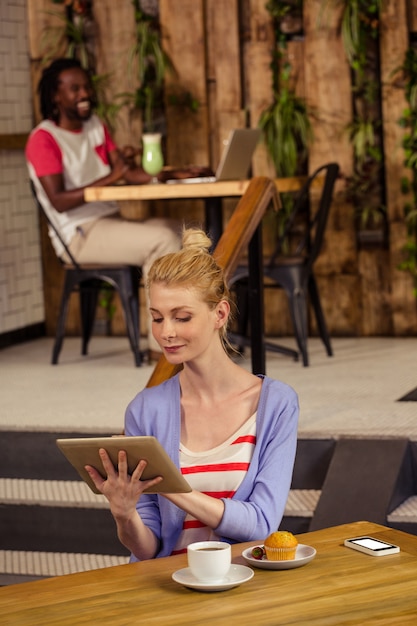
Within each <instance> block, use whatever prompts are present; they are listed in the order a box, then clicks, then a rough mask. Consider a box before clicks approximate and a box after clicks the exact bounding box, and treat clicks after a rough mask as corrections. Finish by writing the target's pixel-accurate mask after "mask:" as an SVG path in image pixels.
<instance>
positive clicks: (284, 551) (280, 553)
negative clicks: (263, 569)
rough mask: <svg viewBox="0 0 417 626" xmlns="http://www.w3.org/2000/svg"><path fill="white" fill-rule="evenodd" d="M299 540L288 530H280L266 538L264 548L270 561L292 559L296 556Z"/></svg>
mask: <svg viewBox="0 0 417 626" xmlns="http://www.w3.org/2000/svg"><path fill="white" fill-rule="evenodd" d="M297 545H298V541H297V539H296V538H295V537H294V535H293V534H292V533H290V532H289V531H288V530H278V531H277V532H275V533H272V534H271V535H269V537H267V538H266V539H265V542H264V549H265V555H266V558H267V559H268V561H291V559H294V558H295V553H296V550H297Z"/></svg>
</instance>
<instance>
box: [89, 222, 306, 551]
mask: <svg viewBox="0 0 417 626" xmlns="http://www.w3.org/2000/svg"><path fill="white" fill-rule="evenodd" d="M210 247H211V240H210V239H209V238H208V237H207V235H206V234H205V233H204V232H203V231H201V230H194V229H187V230H185V231H184V232H183V247H182V249H181V250H180V251H179V252H174V253H171V254H167V255H166V256H164V257H162V258H160V259H158V260H157V261H155V262H154V263H153V265H152V267H151V269H150V271H149V275H148V281H147V288H148V292H149V302H150V312H151V315H152V332H153V335H154V337H155V339H156V341H157V342H158V344H159V346H160V349H161V350H162V352H163V353H164V355H165V357H166V358H167V360H168V361H169V362H170V363H174V364H182V365H183V369H182V370H181V371H180V372H179V374H177V375H176V376H174V377H172V378H170V379H169V380H167V381H165V382H163V383H162V384H161V385H158V386H156V387H151V388H147V389H144V390H143V391H141V392H140V393H139V394H138V395H137V396H136V397H135V398H134V399H133V400H132V402H131V403H130V404H129V406H128V408H127V411H126V417H125V433H126V434H127V435H130V436H133V435H136V436H138V435H153V436H155V437H156V438H157V439H158V440H159V441H160V443H161V444H162V445H163V446H164V448H165V449H166V450H167V452H168V454H169V455H170V456H171V458H172V459H173V461H174V462H175V463H176V465H177V466H178V467H179V468H180V469H181V471H182V473H183V474H184V476H185V477H186V479H187V481H188V482H189V483H190V485H191V487H192V491H191V492H190V493H184V494H164V495H149V494H143V491H144V489H146V488H147V487H148V486H149V485H152V484H156V483H157V482H158V481H159V480H160V479H159V478H156V479H154V480H151V481H140V477H141V475H142V472H143V469H144V465H145V462H142V461H141V462H140V463H139V464H138V466H137V467H136V469H135V471H134V472H133V474H132V475H131V476H129V475H128V472H127V464H126V455H125V453H124V452H120V454H119V466H118V471H116V470H115V469H114V468H113V466H112V464H111V463H110V461H109V459H108V456H107V454H106V452H105V451H104V450H102V451H101V460H102V462H103V466H104V468H105V470H106V472H107V478H106V479H103V478H101V477H100V475H99V474H98V472H97V471H96V470H94V469H93V468H89V472H90V475H91V476H92V478H93V480H94V482H95V484H96V486H97V487H98V488H99V489H100V491H101V492H102V493H103V494H104V495H105V496H106V497H107V498H108V500H109V502H110V507H111V511H112V514H113V516H114V518H115V521H116V525H117V531H118V536H119V538H120V541H121V542H122V543H123V544H124V545H125V546H126V547H127V548H128V549H129V550H130V551H131V553H132V560H142V559H149V558H153V557H161V556H167V555H170V554H176V553H178V552H182V551H185V550H186V546H187V545H188V544H189V543H191V542H193V541H200V540H207V539H212V540H215V539H217V538H220V539H221V540H225V541H228V542H230V543H234V542H243V541H252V540H263V539H264V538H265V537H266V536H267V535H268V534H269V533H271V532H273V531H275V530H277V529H278V527H279V524H280V522H281V519H282V516H283V513H284V508H285V503H286V500H287V497H288V492H289V489H290V484H291V477H292V471H293V465H294V458H295V451H296V442H297V420H298V399H297V395H296V393H295V392H294V390H293V389H291V388H290V387H288V386H287V385H285V384H284V383H282V382H279V381H277V380H273V379H271V378H268V377H266V376H255V375H253V374H251V373H249V372H248V371H246V370H245V369H243V368H242V367H240V366H239V365H238V364H236V363H235V362H234V361H233V360H232V359H231V358H230V356H229V353H230V350H229V346H228V341H227V328H228V322H229V319H230V313H231V301H230V295H229V290H228V288H227V285H226V283H225V280H224V276H223V272H222V270H221V268H220V267H219V266H218V265H217V263H216V262H215V261H214V259H213V257H212V256H211V255H210V254H209V249H210Z"/></svg>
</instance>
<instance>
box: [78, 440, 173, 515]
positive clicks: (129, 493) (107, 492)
mask: <svg viewBox="0 0 417 626" xmlns="http://www.w3.org/2000/svg"><path fill="white" fill-rule="evenodd" d="M99 454H100V459H101V462H102V465H103V468H104V471H105V473H106V475H107V478H103V477H102V476H101V475H100V473H99V472H98V471H97V470H96V469H95V468H94V467H92V466H91V465H86V467H85V469H86V470H87V472H88V474H89V475H90V477H91V479H92V480H93V482H94V484H95V486H96V487H97V489H98V490H99V491H100V492H101V493H102V494H103V495H104V496H105V497H106V498H107V500H108V501H109V503H110V510H111V512H112V514H113V516H114V518H115V519H116V520H120V521H123V520H128V519H130V518H131V516H132V515H133V514H136V504H137V501H138V500H139V498H140V496H141V495H142V493H143V492H144V491H145V489H147V488H148V487H153V486H154V485H157V484H158V483H160V482H161V481H162V476H158V477H156V478H152V479H151V480H141V478H142V474H143V471H144V469H145V467H146V465H147V464H146V461H144V460H141V461H139V463H138V464H137V466H136V468H135V469H134V471H133V473H132V475H130V474H129V471H128V465H127V454H126V452H125V451H124V450H120V451H119V454H118V468H117V469H116V468H115V467H114V465H113V463H112V461H111V459H110V457H109V455H108V454H107V452H106V450H104V449H103V448H100V450H99Z"/></svg>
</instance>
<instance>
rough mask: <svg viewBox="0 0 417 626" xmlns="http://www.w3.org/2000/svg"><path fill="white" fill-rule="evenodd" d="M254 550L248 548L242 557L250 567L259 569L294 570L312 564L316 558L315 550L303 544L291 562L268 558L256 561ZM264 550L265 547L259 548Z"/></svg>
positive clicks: (300, 544)
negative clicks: (253, 554) (269, 559)
mask: <svg viewBox="0 0 417 626" xmlns="http://www.w3.org/2000/svg"><path fill="white" fill-rule="evenodd" d="M254 547H256V546H252V548H246V550H243V552H242V556H243V558H244V559H245V561H246V562H247V563H249V565H252V567H259V568H260V569H293V568H294V567H301V566H302V565H306V564H307V563H310V561H312V560H313V559H314V557H315V556H316V550H315V548H312V547H311V546H306V545H304V544H303V543H299V544H298V546H297V550H296V552H295V558H294V559H291V560H290V561H268V559H267V558H266V557H263V558H262V559H255V558H253V556H252V550H253V548H254ZM259 547H260V548H262V547H263V546H259Z"/></svg>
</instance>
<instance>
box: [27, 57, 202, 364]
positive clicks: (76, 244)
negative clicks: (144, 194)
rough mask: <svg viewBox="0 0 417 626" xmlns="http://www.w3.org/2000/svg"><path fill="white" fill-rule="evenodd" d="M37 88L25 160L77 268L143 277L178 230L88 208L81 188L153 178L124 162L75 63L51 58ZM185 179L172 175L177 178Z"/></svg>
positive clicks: (102, 206)
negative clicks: (137, 272)
mask: <svg viewBox="0 0 417 626" xmlns="http://www.w3.org/2000/svg"><path fill="white" fill-rule="evenodd" d="M38 91H39V96H40V109H41V113H42V117H43V118H44V119H43V121H42V122H41V123H40V124H39V125H38V126H37V127H36V128H35V129H34V130H33V131H32V133H31V134H30V136H29V140H28V142H27V145H26V160H27V163H28V169H29V175H30V178H31V180H32V181H33V183H34V186H35V190H36V194H37V197H38V200H39V202H40V203H41V204H42V206H43V208H44V210H45V212H46V214H47V215H48V217H49V219H50V220H51V222H52V223H53V224H54V225H55V227H56V228H57V230H58V231H59V233H60V234H61V236H62V238H63V240H64V241H65V243H66V244H67V246H68V247H69V249H70V251H71V253H72V254H73V255H74V257H75V258H76V259H77V261H79V262H80V263H81V264H84V263H102V264H129V265H135V266H138V267H141V268H142V271H143V274H144V277H145V279H146V275H147V272H148V269H149V267H150V266H151V265H152V263H153V261H154V260H155V259H156V258H158V257H160V256H163V255H165V254H167V253H168V252H174V251H176V250H178V249H179V247H180V242H179V233H177V230H179V227H178V226H176V225H175V224H173V223H172V222H171V221H169V220H164V219H148V220H146V221H142V222H134V221H127V220H124V219H123V218H122V217H121V216H120V215H119V209H118V206H117V204H116V203H115V202H89V203H86V202H85V201H84V189H85V187H91V186H103V185H112V184H114V183H116V182H117V181H119V180H124V181H126V182H127V183H135V184H141V183H147V182H149V180H150V176H148V174H146V173H145V172H144V171H143V169H142V168H141V167H137V166H136V165H135V164H134V163H132V159H131V158H129V155H128V154H127V158H124V156H123V154H122V152H121V151H120V150H119V149H118V148H117V146H116V145H115V143H114V142H113V140H112V138H111V136H110V134H109V131H108V129H107V128H106V126H105V125H104V124H103V122H102V121H101V120H100V119H99V118H98V117H97V116H96V115H95V114H94V113H93V109H94V105H95V97H94V92H93V88H92V84H91V81H90V78H89V75H88V74H87V72H86V71H85V70H84V69H82V67H81V65H80V63H79V62H78V61H77V60H75V59H57V60H55V61H53V62H52V63H51V65H50V66H49V67H48V68H46V69H45V70H44V71H43V74H42V77H41V80H40V83H39V87H38ZM198 173H199V172H198V171H197V169H195V171H192V172H191V174H192V175H198ZM189 174H190V172H189V171H188V172H187V171H185V170H183V171H181V170H178V171H176V172H175V171H174V175H177V176H178V177H181V176H188V175H189ZM163 176H164V172H162V173H161V175H160V178H161V180H163ZM169 176H170V177H171V178H172V176H173V173H172V170H171V171H170V172H169ZM49 235H50V237H51V240H52V244H53V246H54V248H55V251H56V253H57V255H58V256H59V257H60V258H63V259H64V260H66V259H65V253H64V250H63V247H62V244H60V242H59V240H58V238H57V237H56V235H55V233H54V232H53V230H52V229H51V228H50V230H49ZM149 326H150V324H149ZM148 338H149V348H150V353H151V354H152V351H154V350H156V354H154V355H153V356H154V358H157V356H158V354H159V348H158V346H157V344H156V342H155V340H154V339H153V337H152V333H151V332H150V329H149V333H148Z"/></svg>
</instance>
